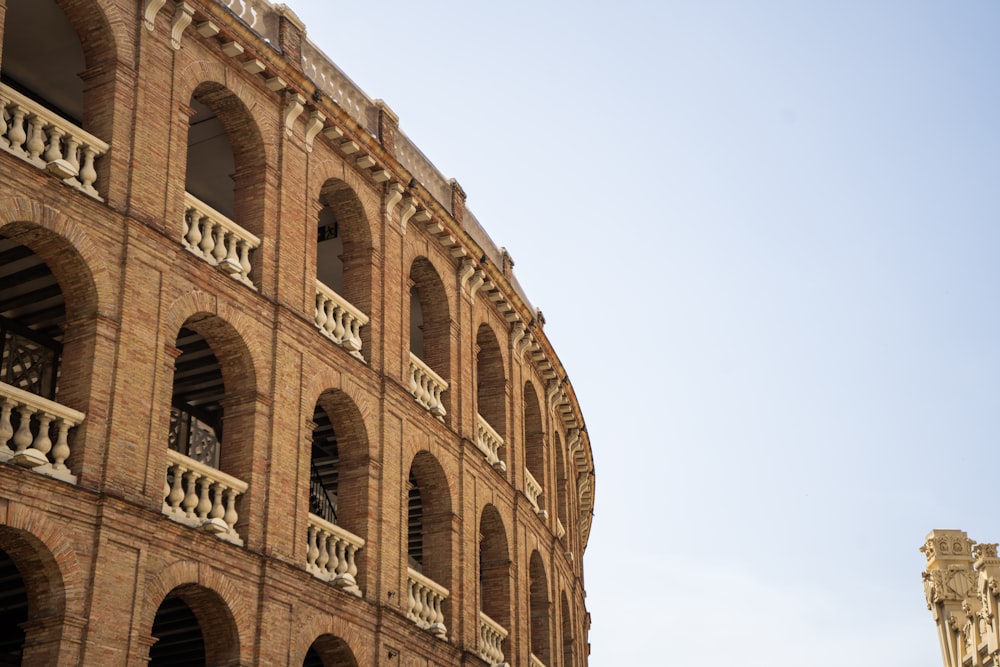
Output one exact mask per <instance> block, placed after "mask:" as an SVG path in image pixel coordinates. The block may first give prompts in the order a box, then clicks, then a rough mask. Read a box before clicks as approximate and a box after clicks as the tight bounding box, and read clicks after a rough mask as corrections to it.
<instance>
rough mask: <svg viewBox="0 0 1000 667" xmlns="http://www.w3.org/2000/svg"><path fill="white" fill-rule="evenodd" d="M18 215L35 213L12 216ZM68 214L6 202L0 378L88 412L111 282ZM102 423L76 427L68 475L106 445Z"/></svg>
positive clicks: (0, 207) (0, 260) (0, 205)
mask: <svg viewBox="0 0 1000 667" xmlns="http://www.w3.org/2000/svg"><path fill="white" fill-rule="evenodd" d="M16 215H24V217H25V218H29V217H30V218H32V219H31V220H30V221H25V220H23V219H22V220H18V219H16V218H15V219H14V220H10V218H11V217H13V216H16ZM5 218H6V219H5ZM38 221H40V222H38ZM68 222H69V221H68V220H66V218H65V216H62V215H60V214H58V213H56V212H54V211H53V210H52V209H49V208H48V207H45V206H40V205H35V204H33V203H32V202H30V201H28V200H23V199H5V200H2V202H0V353H2V357H3V362H2V363H0V381H3V382H6V383H9V384H13V385H15V386H17V387H19V388H20V389H24V390H26V391H29V392H31V393H35V394H38V395H40V396H43V397H44V398H47V399H51V400H55V401H57V402H58V403H60V404H62V405H65V406H67V407H70V408H73V409H75V410H79V411H81V412H83V413H84V414H87V413H90V412H91V411H92V405H93V400H94V399H93V395H92V394H93V385H94V376H93V364H94V358H95V350H96V348H97V345H98V330H99V328H100V322H99V320H100V315H101V311H102V310H103V311H112V310H113V306H112V305H110V304H107V303H106V302H103V299H102V298H103V297H104V296H105V295H107V296H108V297H109V298H110V294H111V292H112V290H111V288H110V285H109V284H108V282H109V279H108V276H107V272H106V271H104V270H103V262H101V261H100V259H99V258H98V257H95V255H96V254H97V253H96V249H95V248H94V247H93V245H92V244H91V243H90V241H89V238H88V237H87V236H86V235H85V234H84V233H83V232H82V231H80V229H79V228H80V225H76V226H75V227H70V226H69V224H68ZM63 232H66V233H69V234H71V236H70V237H69V238H67V237H66V236H64V235H63V234H62V233H63ZM80 248H82V250H83V252H81V251H80ZM84 253H86V255H85V254H84ZM91 262H95V264H96V269H97V270H96V273H95V270H94V269H95V264H91ZM98 280H100V282H98ZM99 288H100V289H99ZM101 291H103V292H104V294H101ZM29 302H30V304H29ZM15 358H17V359H20V360H21V362H20V363H18V364H8V361H10V360H13V359H15ZM24 360H30V361H28V362H27V363H24ZM15 369H17V370H15ZM90 422H94V423H93V424H92V423H90ZM101 431H103V426H102V425H101V424H100V423H99V421H94V420H93V419H91V420H90V421H87V420H85V421H84V424H83V425H82V426H78V427H75V428H73V429H71V430H70V432H69V441H68V443H69V446H70V450H69V452H70V455H69V459H68V460H67V462H66V464H65V465H67V466H69V468H70V470H69V474H70V475H74V474H75V475H76V476H77V477H79V476H80V475H81V473H82V472H83V470H84V468H85V467H87V466H85V465H84V456H85V452H86V449H87V443H88V442H95V443H97V445H96V446H97V447H98V449H99V448H100V447H103V437H102V433H101ZM89 434H93V436H90V435H89ZM53 438H54V436H53ZM92 438H97V439H96V440H93V439H92ZM92 453H93V452H92ZM63 471H64V472H65V470H63ZM89 472H95V471H93V470H89Z"/></svg>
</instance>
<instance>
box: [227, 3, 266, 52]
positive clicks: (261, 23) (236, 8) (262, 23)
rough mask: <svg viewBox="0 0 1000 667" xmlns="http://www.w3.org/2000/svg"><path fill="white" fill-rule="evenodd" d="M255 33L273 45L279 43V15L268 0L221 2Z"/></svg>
mask: <svg viewBox="0 0 1000 667" xmlns="http://www.w3.org/2000/svg"><path fill="white" fill-rule="evenodd" d="M220 2H221V3H222V4H223V5H225V6H226V7H228V8H229V11H231V12H232V13H234V14H236V16H238V17H239V18H240V19H241V20H242V21H243V22H244V23H246V24H247V25H248V26H250V28H251V29H253V31H254V32H256V33H257V34H258V35H260V36H261V37H264V38H266V39H267V40H268V41H269V42H271V43H272V44H277V43H278V14H277V13H276V12H275V8H274V6H273V5H272V4H271V3H270V2H267V0H220Z"/></svg>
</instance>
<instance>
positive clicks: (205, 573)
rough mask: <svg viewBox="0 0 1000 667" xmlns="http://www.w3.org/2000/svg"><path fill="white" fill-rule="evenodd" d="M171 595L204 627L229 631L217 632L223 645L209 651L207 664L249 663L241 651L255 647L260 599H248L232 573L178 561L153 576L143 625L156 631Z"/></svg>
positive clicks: (149, 582)
mask: <svg viewBox="0 0 1000 667" xmlns="http://www.w3.org/2000/svg"><path fill="white" fill-rule="evenodd" d="M171 594H176V595H177V596H180V597H182V599H183V600H184V601H185V603H186V604H187V605H188V606H189V607H191V610H192V612H194V614H195V616H196V617H197V618H198V622H199V624H200V625H202V627H211V626H212V624H213V623H215V624H218V625H217V626H216V627H220V628H223V629H224V630H225V631H226V632H225V633H223V632H219V633H218V636H216V635H214V634H213V640H217V641H218V642H219V644H220V645H219V646H218V647H213V648H212V649H210V650H209V651H208V654H207V655H206V658H207V662H206V664H207V665H220V666H225V667H230V666H235V665H239V664H245V661H244V662H243V663H241V662H240V652H241V650H242V648H241V647H249V646H253V637H254V619H255V617H256V613H255V606H256V599H253V600H251V601H249V602H248V600H247V599H246V597H247V596H246V594H245V592H242V591H240V590H239V588H238V587H237V586H236V584H235V583H234V582H233V581H232V580H231V579H230V578H229V576H228V575H226V574H224V573H222V572H220V571H218V570H216V569H214V568H212V567H210V566H208V565H204V564H200V563H197V562H195V561H191V560H178V561H174V562H173V563H171V564H170V565H168V566H166V567H165V568H163V569H162V570H160V571H159V572H158V573H156V574H155V575H153V576H151V577H150V579H149V581H148V584H147V586H146V593H145V596H144V599H143V602H142V609H141V612H140V618H139V627H140V628H143V630H144V631H147V630H146V629H148V631H149V632H150V634H152V633H151V631H152V628H153V624H154V622H155V619H156V613H157V610H158V609H159V608H160V606H161V605H162V604H163V602H164V600H166V599H167V598H168V597H169V596H170V595H171ZM210 643H214V641H213V642H210ZM206 648H207V647H206Z"/></svg>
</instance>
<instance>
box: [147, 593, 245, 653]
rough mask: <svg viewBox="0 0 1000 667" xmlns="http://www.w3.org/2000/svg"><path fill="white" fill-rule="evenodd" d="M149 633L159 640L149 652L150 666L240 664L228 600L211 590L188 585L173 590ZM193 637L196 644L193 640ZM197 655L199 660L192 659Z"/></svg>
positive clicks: (234, 627) (234, 624) (158, 608)
mask: <svg viewBox="0 0 1000 667" xmlns="http://www.w3.org/2000/svg"><path fill="white" fill-rule="evenodd" d="M161 632H162V636H160V635H161ZM208 632H211V637H210V638H209V637H208V636H206V635H207V633H208ZM150 634H151V635H152V636H153V638H154V639H156V640H157V641H156V643H154V644H153V645H152V647H151V648H150V650H149V658H150V659H149V665H151V667H160V665H175V664H180V662H181V661H182V660H183V662H185V663H190V662H197V663H201V664H204V665H206V667H230V666H234V665H239V664H240V637H239V630H238V628H237V627H236V621H235V619H234V618H233V614H232V612H231V610H230V607H229V606H228V605H227V604H226V602H225V600H223V599H222V597H221V596H220V595H219V594H218V593H216V592H215V591H213V590H212V589H210V588H206V587H203V586H200V585H198V584H193V583H189V584H182V585H180V586H178V587H176V588H174V589H172V590H170V591H169V592H168V593H167V595H166V596H165V597H164V599H163V600H162V601H161V602H160V604H159V605H158V606H157V608H156V614H155V616H154V617H153V624H152V626H151V630H150ZM192 635H193V638H194V639H195V640H196V642H191V641H190V640H191V639H192ZM198 639H200V642H197V640H198ZM192 643H194V644H195V651H194V655H192V651H191V644H192ZM195 656H197V660H193V659H192V658H194V657H195Z"/></svg>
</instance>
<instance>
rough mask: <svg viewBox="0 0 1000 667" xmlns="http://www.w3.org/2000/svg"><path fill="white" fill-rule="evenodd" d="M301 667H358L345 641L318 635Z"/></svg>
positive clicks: (330, 636) (331, 636) (332, 636)
mask: <svg viewBox="0 0 1000 667" xmlns="http://www.w3.org/2000/svg"><path fill="white" fill-rule="evenodd" d="M302 667H358V661H357V659H356V658H355V657H354V653H353V652H352V651H351V647H350V646H348V645H347V642H346V641H344V640H343V639H341V638H340V637H335V636H334V635H320V636H319V637H317V638H316V641H314V642H313V643H312V645H311V646H310V647H309V651H308V652H307V653H306V657H305V660H303V662H302Z"/></svg>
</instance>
